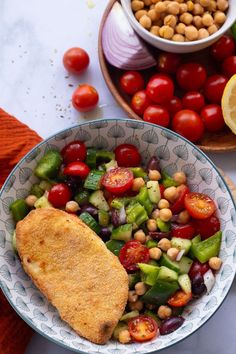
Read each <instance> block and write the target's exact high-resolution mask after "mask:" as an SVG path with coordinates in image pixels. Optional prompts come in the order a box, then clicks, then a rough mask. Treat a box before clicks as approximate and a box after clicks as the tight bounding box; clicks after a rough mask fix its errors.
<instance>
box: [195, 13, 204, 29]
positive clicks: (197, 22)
mask: <svg viewBox="0 0 236 354" xmlns="http://www.w3.org/2000/svg"><path fill="white" fill-rule="evenodd" d="M193 24H194V26H195V27H197V28H201V27H202V18H201V16H194V17H193Z"/></svg>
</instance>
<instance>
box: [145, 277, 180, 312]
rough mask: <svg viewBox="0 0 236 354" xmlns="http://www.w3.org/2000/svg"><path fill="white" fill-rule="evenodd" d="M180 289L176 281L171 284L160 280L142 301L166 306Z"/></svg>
mask: <svg viewBox="0 0 236 354" xmlns="http://www.w3.org/2000/svg"><path fill="white" fill-rule="evenodd" d="M178 289H179V285H178V283H177V282H175V281H173V282H171V283H169V282H167V281H164V280H158V282H157V283H156V284H154V285H153V287H152V288H151V289H150V290H148V291H147V292H146V293H145V294H144V295H143V296H142V297H141V300H142V301H143V302H145V303H148V304H153V305H156V306H160V305H164V304H165V303H166V301H167V300H168V299H169V297H170V296H171V295H173V294H174V293H175V292H176V290H178Z"/></svg>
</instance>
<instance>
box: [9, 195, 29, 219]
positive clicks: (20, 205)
mask: <svg viewBox="0 0 236 354" xmlns="http://www.w3.org/2000/svg"><path fill="white" fill-rule="evenodd" d="M10 210H11V212H12V216H13V219H14V220H15V222H18V221H20V220H22V219H24V217H25V216H26V215H27V214H28V213H29V211H30V208H29V207H28V205H27V204H26V202H25V200H24V199H17V200H15V201H14V202H13V203H12V204H11V205H10Z"/></svg>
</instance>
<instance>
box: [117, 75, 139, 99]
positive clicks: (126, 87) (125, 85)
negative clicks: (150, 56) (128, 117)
mask: <svg viewBox="0 0 236 354" xmlns="http://www.w3.org/2000/svg"><path fill="white" fill-rule="evenodd" d="M144 85H145V83H144V79H143V77H142V75H141V74H140V73H139V72H138V71H126V72H125V73H124V74H123V75H122V76H121V78H120V86H121V88H122V90H123V91H124V92H125V93H127V94H128V95H134V94H135V93H136V92H137V91H140V90H142V89H143V88H144Z"/></svg>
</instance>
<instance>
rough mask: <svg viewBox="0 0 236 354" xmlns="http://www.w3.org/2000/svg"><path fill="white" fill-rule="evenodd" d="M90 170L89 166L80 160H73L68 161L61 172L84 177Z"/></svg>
mask: <svg viewBox="0 0 236 354" xmlns="http://www.w3.org/2000/svg"><path fill="white" fill-rule="evenodd" d="M89 172H90V168H89V167H88V166H87V165H86V164H85V163H84V162H81V161H75V162H71V163H69V165H67V166H66V167H65V168H64V171H63V174H64V175H68V176H75V177H80V178H86V177H87V176H88V174H89Z"/></svg>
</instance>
